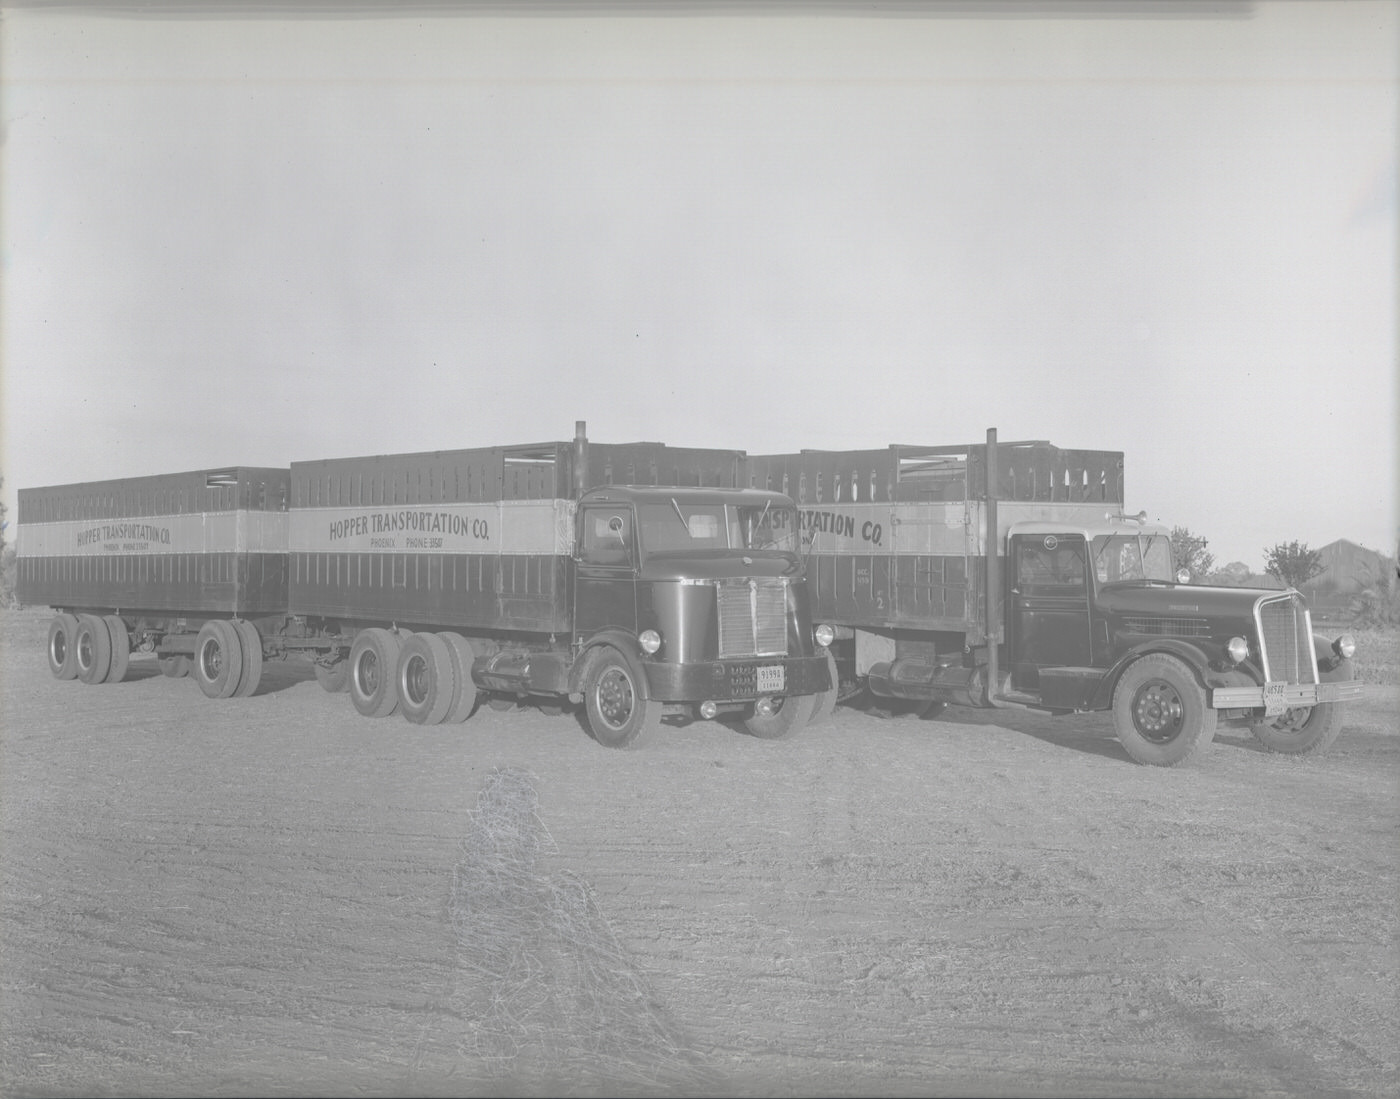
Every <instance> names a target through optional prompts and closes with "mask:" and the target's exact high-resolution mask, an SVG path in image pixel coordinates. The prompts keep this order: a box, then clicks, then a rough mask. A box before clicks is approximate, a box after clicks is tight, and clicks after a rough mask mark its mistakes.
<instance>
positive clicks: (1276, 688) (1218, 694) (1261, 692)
mask: <svg viewBox="0 0 1400 1099" xmlns="http://www.w3.org/2000/svg"><path fill="white" fill-rule="evenodd" d="M1362 694H1363V691H1362V687H1361V683H1360V681H1358V680H1355V679H1342V680H1337V681H1334V682H1332V683H1271V684H1269V685H1267V686H1260V685H1258V684H1255V685H1254V686H1250V687H1216V688H1215V689H1214V690H1212V691H1211V693H1210V705H1211V709H1213V710H1258V709H1266V708H1267V709H1268V710H1269V711H1270V712H1278V713H1282V712H1283V711H1284V710H1291V709H1293V708H1294V707H1298V706H1316V705H1317V704H1318V703H1319V702H1354V701H1355V700H1357V699H1359V698H1361V696H1362Z"/></svg>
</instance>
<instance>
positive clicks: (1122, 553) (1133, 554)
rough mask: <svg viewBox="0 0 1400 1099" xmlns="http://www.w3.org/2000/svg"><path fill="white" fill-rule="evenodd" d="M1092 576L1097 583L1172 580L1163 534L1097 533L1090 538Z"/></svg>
mask: <svg viewBox="0 0 1400 1099" xmlns="http://www.w3.org/2000/svg"><path fill="white" fill-rule="evenodd" d="M1094 573H1095V575H1096V576H1098V578H1099V583H1100V584H1113V583H1117V582H1118V581H1120V580H1165V581H1168V582H1170V581H1171V580H1173V579H1174V576H1173V575H1172V548H1171V543H1170V541H1168V539H1167V536H1166V535H1165V534H1100V535H1099V536H1098V537H1096V538H1095V539H1094Z"/></svg>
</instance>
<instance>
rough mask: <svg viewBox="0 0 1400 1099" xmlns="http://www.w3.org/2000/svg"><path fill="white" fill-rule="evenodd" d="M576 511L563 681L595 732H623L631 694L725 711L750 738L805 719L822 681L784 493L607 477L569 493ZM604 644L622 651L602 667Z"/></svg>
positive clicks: (705, 713)
mask: <svg viewBox="0 0 1400 1099" xmlns="http://www.w3.org/2000/svg"><path fill="white" fill-rule="evenodd" d="M575 522H576V532H575V534H576V538H575V546H576V548H575V553H574V592H573V600H574V613H573V625H574V629H573V639H572V644H573V648H574V652H575V654H576V656H577V659H576V660H575V661H574V663H573V667H574V668H575V669H576V673H575V677H574V685H575V688H576V689H578V690H580V691H581V693H582V694H583V695H584V701H585V702H586V703H587V704H588V705H589V712H590V719H591V724H593V725H594V726H595V729H594V731H595V735H598V727H600V726H601V728H602V729H603V735H604V736H607V735H608V730H609V729H610V728H612V729H614V730H615V732H616V735H618V736H626V735H628V733H629V732H630V724H631V721H632V717H633V709H634V706H635V707H641V706H642V705H643V703H657V704H660V705H663V706H666V707H669V708H671V709H672V710H677V709H679V710H683V711H686V712H692V713H696V714H698V715H699V716H702V717H706V718H709V717H714V716H716V715H717V714H719V713H725V712H731V713H737V714H738V715H739V717H740V719H741V720H742V721H743V723H744V725H745V727H746V728H747V730H748V731H749V732H751V733H753V734H754V735H758V736H768V737H777V736H786V735H789V734H790V733H791V732H794V731H796V729H798V728H800V727H801V726H802V725H805V724H807V722H808V721H809V720H810V719H811V718H812V716H813V714H814V712H815V711H816V710H817V709H818V708H819V704H820V700H821V696H823V695H825V694H826V693H827V692H829V691H830V690H831V689H832V688H833V686H834V685H833V684H832V682H831V680H830V676H829V672H828V662H827V656H826V650H825V648H824V646H823V645H821V644H820V643H819V642H818V640H817V634H816V631H814V629H813V625H812V617H811V610H810V602H809V598H808V593H807V588H806V575H805V571H804V568H803V561H802V558H801V556H800V554H799V544H798V532H797V516H796V509H795V507H794V505H793V503H792V501H791V500H790V499H789V498H788V497H786V496H784V495H783V494H781V493H777V492H768V491H760V490H756V489H717V488H690V487H687V488H670V487H652V486H647V487H636V486H608V487H605V488H598V489H593V490H590V491H588V492H586V493H584V494H583V496H582V497H580V499H579V501H578V508H577V512H576V516H575ZM823 636H826V635H823ZM828 639H829V638H828ZM616 653H622V654H624V655H625V656H626V658H627V660H626V662H625V663H624V664H622V665H621V666H618V667H612V666H611V665H610V666H609V673H610V674H607V675H603V676H602V677H600V676H599V674H598V669H597V666H596V665H597V661H598V660H600V659H612V657H611V655H609V654H616ZM614 663H616V662H615V661H614ZM595 711H596V713H595Z"/></svg>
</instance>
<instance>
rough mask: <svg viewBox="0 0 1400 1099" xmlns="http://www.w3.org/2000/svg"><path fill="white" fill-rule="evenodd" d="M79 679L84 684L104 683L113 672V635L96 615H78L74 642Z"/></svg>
mask: <svg viewBox="0 0 1400 1099" xmlns="http://www.w3.org/2000/svg"><path fill="white" fill-rule="evenodd" d="M73 650H74V659H75V661H76V663H77V666H78V678H79V679H81V680H82V681H83V682H84V683H102V682H104V681H105V680H106V679H107V673H108V672H110V671H111V670H112V635H111V633H109V632H108V630H107V623H106V622H104V621H103V620H102V619H100V618H98V617H97V615H95V614H80V615H78V632H77V634H76V635H75V639H74V642H73Z"/></svg>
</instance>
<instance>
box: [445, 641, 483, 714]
mask: <svg viewBox="0 0 1400 1099" xmlns="http://www.w3.org/2000/svg"><path fill="white" fill-rule="evenodd" d="M438 636H439V637H440V638H442V639H443V641H444V642H445V643H446V644H447V651H448V652H449V653H450V654H451V655H452V681H453V691H452V704H451V705H450V706H449V707H448V708H447V716H446V717H444V718H443V719H442V720H443V723H444V724H447V725H456V724H458V723H459V722H463V721H466V720H467V718H469V717H471V715H472V711H473V710H475V709H476V682H475V681H474V680H473V679H472V665H473V664H475V663H476V649H474V648H473V647H472V643H471V642H470V641H468V640H467V639H466V638H465V637H463V636H462V635H461V634H459V633H451V632H448V633H440V634H438Z"/></svg>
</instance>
